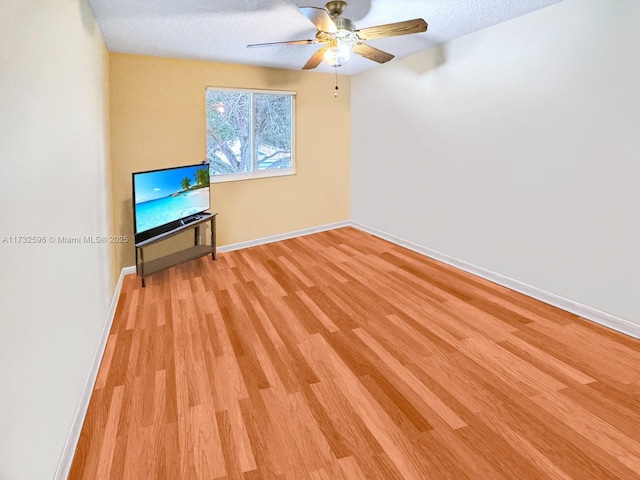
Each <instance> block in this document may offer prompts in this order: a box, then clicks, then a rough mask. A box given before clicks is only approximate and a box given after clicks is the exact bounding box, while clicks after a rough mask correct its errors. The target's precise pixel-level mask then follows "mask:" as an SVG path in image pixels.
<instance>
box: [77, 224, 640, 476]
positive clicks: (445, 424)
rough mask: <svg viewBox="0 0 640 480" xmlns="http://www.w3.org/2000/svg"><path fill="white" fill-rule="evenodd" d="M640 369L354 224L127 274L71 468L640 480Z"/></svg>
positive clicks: (639, 350)
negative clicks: (147, 273)
mask: <svg viewBox="0 0 640 480" xmlns="http://www.w3.org/2000/svg"><path fill="white" fill-rule="evenodd" d="M639 365H640V340H637V339H633V338H631V337H626V336H624V335H622V334H619V333H616V332H613V331H611V330H608V329H606V328H604V327H601V326H598V325H594V324H591V323H589V322H586V321H585V320H583V319H581V318H579V317H577V316H576V315H573V314H570V313H567V312H563V311H561V310H559V309H557V308H555V307H552V306H549V305H545V304H543V303H541V302H539V301H536V300H534V299H532V298H529V297H526V296H524V295H521V294H519V293H517V292H513V291H511V290H509V289H507V288H505V287H501V286H499V285H496V284H493V283H492V282H489V281H487V280H484V279H481V278H478V277H475V276H473V275H471V274H469V273H467V272H463V271H460V270H457V269H455V268H453V267H451V266H449V265H445V264H442V263H440V262H438V261H436V260H433V259H430V258H427V257H424V256H422V255H421V254H419V253H417V252H413V251H410V250H406V249H404V248H402V247H399V246H397V245H394V244H391V243H389V242H386V241H384V240H382V239H380V238H377V237H374V236H372V235H369V234H367V233H365V232H362V231H359V230H356V229H354V228H349V227H347V228H341V229H337V230H332V231H327V232H322V233H318V234H314V235H307V236H304V237H298V238H292V239H288V240H284V241H282V242H277V243H273V244H265V245H260V246H257V247H253V248H248V249H244V250H237V251H232V252H227V253H220V254H219V255H218V260H217V261H212V260H211V258H210V257H206V258H200V259H197V260H194V261H192V262H189V263H186V264H183V265H180V266H178V267H175V268H173V269H170V270H167V271H165V272H162V273H159V274H157V275H153V276H151V277H149V278H148V279H147V286H146V288H142V287H141V285H140V281H139V279H138V278H137V277H136V276H135V275H129V276H127V277H125V279H124V281H123V285H122V292H121V295H120V298H119V301H118V305H117V307H116V313H115V316H114V321H113V325H112V328H111V332H110V333H109V337H108V340H107V345H106V348H105V352H104V356H103V359H102V363H101V366H100V369H99V372H98V376H97V380H96V383H95V386H94V391H93V394H92V397H91V401H90V405H89V409H88V411H87V415H86V418H85V422H84V425H83V428H82V431H81V434H80V440H79V443H78V446H77V449H76V454H75V457H74V461H73V464H72V467H71V471H70V475H69V478H70V479H91V480H94V479H98V480H102V479H116V480H118V479H135V480H139V479H146V478H149V479H165V478H166V479H172V480H174V479H175V480H192V479H208V480H211V479H216V480H222V479H240V480H257V479H265V480H285V479H286V480H306V479H318V480H339V479H346V480H363V479H367V480H370V479H380V480H395V479H404V480H418V479H430V480H439V479H452V480H464V479H470V480H476V479H488V480H489V479H490V480H511V479H514V478H519V479H536V480H544V479H549V480H604V479H607V480H609V479H612V480H615V479H618V480H640V369H639V367H638V366H639Z"/></svg>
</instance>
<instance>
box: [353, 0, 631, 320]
mask: <svg viewBox="0 0 640 480" xmlns="http://www.w3.org/2000/svg"><path fill="white" fill-rule="evenodd" d="M638 23H640V2H637V1H629V0H610V1H606V2H603V1H601V0H565V1H563V2H560V3H557V4H555V5H552V6H550V7H548V8H545V9H542V10H539V11H536V12H533V13H530V14H528V15H524V16H522V17H519V18H516V19H513V20H511V21H508V22H504V23H501V24H499V25H496V26H493V27H490V28H487V29H485V30H481V31H479V32H475V33H473V34H471V35H467V36H465V37H463V38H460V39H457V40H455V41H453V42H450V43H448V44H446V45H443V46H442V47H440V48H437V49H431V50H428V51H425V52H421V53H418V54H416V55H413V56H410V57H407V58H403V59H400V60H397V61H394V62H390V63H389V64H387V65H383V66H381V67H380V68H375V69H373V70H371V71H369V72H366V73H364V74H361V75H357V76H356V77H354V78H353V79H352V87H353V94H352V111H351V114H352V119H353V127H352V140H351V141H352V157H351V166H352V188H351V198H352V203H351V214H352V217H353V219H354V220H357V221H360V222H362V223H365V224H368V225H370V226H373V227H377V228H378V229H380V230H384V231H387V232H389V233H391V234H394V235H396V236H398V237H401V238H405V239H407V240H410V241H412V242H414V243H416V244H418V245H421V246H424V247H428V248H431V249H433V250H437V251H440V252H442V253H446V254H448V255H450V256H453V257H456V258H458V259H461V260H464V261H467V262H469V263H472V264H475V265H478V266H481V267H484V268H485V269H488V270H491V271H493V272H497V273H500V274H502V275H505V276H507V277H511V278H513V279H516V280H520V281H522V282H525V283H527V284H529V285H532V286H535V287H538V288H542V289H544V290H546V291H549V292H552V293H555V294H557V295H560V296H563V297H565V298H568V299H571V300H574V301H577V302H580V303H582V304H584V305H588V306H590V307H593V308H596V309H598V310H601V311H604V312H607V313H610V314H613V315H616V316H618V317H621V318H622V319H626V320H629V321H630V322H635V324H636V325H640V297H639V296H638V292H640V249H639V248H638V245H640V227H639V225H638V212H640V188H639V185H640V162H639V161H638V159H639V155H638V152H640V135H639V134H638V132H640V94H639V93H638V92H639V89H638V85H640V57H639V56H638V45H640V31H639V30H638ZM594 32H595V33H594ZM382 115H384V117H382ZM381 117H382V118H383V119H384V120H383V121H382V120H381ZM371 138H377V139H385V141H381V142H378V143H372V142H371ZM398 140H402V141H398ZM390 158H393V159H399V160H401V162H402V168H389V159H390ZM394 163H397V162H396V161H394ZM380 192H386V193H385V194H384V195H380Z"/></svg>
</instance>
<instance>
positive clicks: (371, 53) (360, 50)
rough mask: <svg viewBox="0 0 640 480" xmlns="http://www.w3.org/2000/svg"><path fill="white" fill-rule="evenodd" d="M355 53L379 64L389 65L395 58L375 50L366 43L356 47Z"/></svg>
mask: <svg viewBox="0 0 640 480" xmlns="http://www.w3.org/2000/svg"><path fill="white" fill-rule="evenodd" d="M353 51H354V53H357V54H358V55H362V56H363V57H364V58H368V59H369V60H373V61H374V62H378V63H387V62H388V61H389V60H391V59H392V58H393V57H394V55H391V54H390V53H387V52H383V51H382V50H379V49H377V48H374V47H372V46H371V45H367V44H366V43H360V44H358V45H356V46H354V47H353Z"/></svg>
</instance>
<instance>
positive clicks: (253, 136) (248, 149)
mask: <svg viewBox="0 0 640 480" xmlns="http://www.w3.org/2000/svg"><path fill="white" fill-rule="evenodd" d="M206 110H207V159H208V160H209V171H210V178H211V182H224V181H230V180H245V179H248V178H256V177H274V176H281V175H292V174H294V173H295V164H294V156H293V152H294V141H293V135H294V128H293V126H294V117H295V115H294V113H295V93H292V92H275V91H273V92H272V91H260V90H226V89H220V88H207V91H206Z"/></svg>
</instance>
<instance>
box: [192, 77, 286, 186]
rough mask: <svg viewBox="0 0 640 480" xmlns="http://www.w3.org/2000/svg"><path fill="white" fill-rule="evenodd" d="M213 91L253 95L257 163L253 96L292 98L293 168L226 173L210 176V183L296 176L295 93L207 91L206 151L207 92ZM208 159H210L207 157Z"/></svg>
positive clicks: (252, 113)
mask: <svg viewBox="0 0 640 480" xmlns="http://www.w3.org/2000/svg"><path fill="white" fill-rule="evenodd" d="M210 90H213V91H218V92H240V93H249V94H251V95H252V96H251V132H252V135H251V152H252V155H253V161H254V162H255V156H256V150H255V148H254V142H255V107H254V102H253V94H256V93H257V94H268V95H289V96H290V97H291V166H290V167H287V168H274V169H272V170H269V169H267V170H252V171H251V172H242V173H226V174H223V175H209V181H210V183H223V182H237V181H241V180H253V179H255V178H269V177H284V176H289V175H295V174H296V95H297V92H295V91H287V90H260V89H253V88H229V87H212V86H208V87H206V89H205V149H206V145H207V139H206V128H207V124H206V122H207V116H206V112H207V109H208V108H209V106H208V105H207V104H206V97H207V92H208V91H210ZM207 159H208V157H207Z"/></svg>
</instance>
